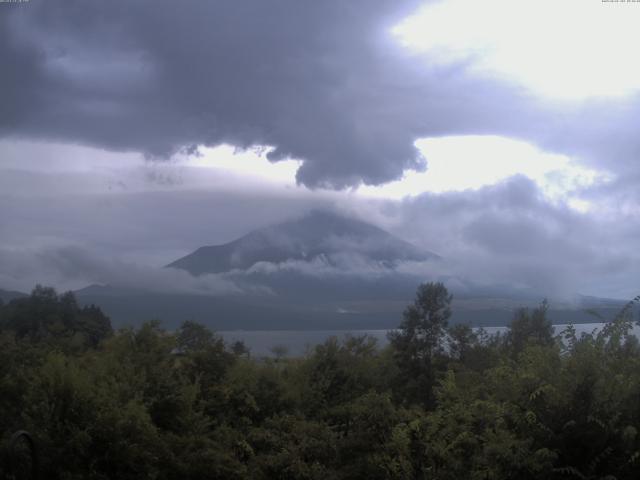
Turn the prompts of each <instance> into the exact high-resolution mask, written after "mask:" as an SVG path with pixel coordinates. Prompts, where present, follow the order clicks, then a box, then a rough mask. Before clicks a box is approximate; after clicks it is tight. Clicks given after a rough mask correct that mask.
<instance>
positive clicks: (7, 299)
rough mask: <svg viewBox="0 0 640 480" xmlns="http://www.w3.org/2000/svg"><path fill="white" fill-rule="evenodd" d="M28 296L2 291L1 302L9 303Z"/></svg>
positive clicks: (0, 293)
mask: <svg viewBox="0 0 640 480" xmlns="http://www.w3.org/2000/svg"><path fill="white" fill-rule="evenodd" d="M26 296H27V294H26V293H22V292H15V291H11V290H2V289H0V300H1V301H3V302H5V303H8V302H10V301H11V300H13V299H16V298H23V297H26Z"/></svg>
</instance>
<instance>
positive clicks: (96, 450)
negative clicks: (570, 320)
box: [0, 283, 640, 480]
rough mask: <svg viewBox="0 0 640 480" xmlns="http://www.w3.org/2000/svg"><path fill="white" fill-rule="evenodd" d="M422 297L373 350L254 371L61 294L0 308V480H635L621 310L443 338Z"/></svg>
mask: <svg viewBox="0 0 640 480" xmlns="http://www.w3.org/2000/svg"><path fill="white" fill-rule="evenodd" d="M451 300H452V297H451V295H450V294H449V292H448V291H447V289H446V287H445V286H444V285H443V284H441V283H427V284H423V285H421V286H420V287H419V288H418V290H417V292H416V296H415V301H414V303H413V304H411V305H409V306H408V307H407V308H406V310H405V311H404V314H403V316H402V318H401V319H400V315H399V319H400V321H399V325H398V329H397V330H393V331H391V332H389V344H388V345H387V346H385V347H384V348H382V347H380V346H378V345H376V341H375V339H373V338H371V337H368V336H366V335H365V336H361V337H354V336H345V337H344V338H336V337H331V338H329V339H327V340H326V341H325V342H324V343H322V344H320V345H317V346H316V347H315V348H313V349H312V350H310V351H309V352H308V353H307V354H306V355H304V356H299V357H292V358H287V357H286V356H284V355H278V354H277V353H278V352H275V353H276V355H275V356H274V357H271V358H255V357H254V356H252V355H251V352H250V351H248V349H247V348H246V347H245V345H244V344H242V343H241V342H235V343H231V344H229V343H226V342H225V341H224V340H223V339H222V338H221V337H220V336H218V335H216V334H215V333H214V332H212V331H210V330H209V329H207V328H206V327H205V326H203V325H201V324H199V323H196V322H190V321H187V322H184V323H183V324H182V326H181V327H180V328H179V329H177V330H176V331H168V330H164V329H163V328H162V325H161V324H160V323H159V322H155V321H151V322H146V323H144V324H142V325H141V326H140V327H138V328H124V329H120V330H117V331H114V330H113V328H112V326H111V322H110V320H109V318H108V317H107V316H106V315H105V314H104V313H103V312H102V311H101V310H100V309H99V308H98V307H95V306H80V305H79V304H78V302H77V301H76V299H75V297H74V295H73V294H72V293H65V294H58V293H57V292H56V291H55V290H53V289H51V288H46V287H40V286H38V287H36V288H35V289H34V290H33V292H32V293H31V295H30V296H28V297H24V298H16V299H13V300H11V301H9V302H7V303H5V304H2V303H1V302H0V435H1V437H0V438H1V440H0V478H1V479H5V480H6V479H14V478H31V477H28V475H29V474H30V472H29V470H30V469H32V464H31V461H30V457H29V455H28V453H27V452H26V451H25V450H24V449H20V448H18V449H16V448H10V439H11V436H12V434H13V433H14V432H16V431H20V430H26V431H27V432H29V433H30V434H31V435H32V436H33V438H34V439H35V442H36V446H37V452H38V455H37V456H38V459H39V468H38V472H37V473H38V474H39V478H41V479H47V480H49V479H51V480H56V479H60V480H62V479H65V480H66V479H68V480H75V479H77V480H80V479H90V480H91V479H95V480H98V479H100V480H102V479H119V480H128V479H131V480H133V479H187V480H188V479H194V480H195V479H224V480H234V479H258V480H259V479H265V480H266V479H282V480H285V479H286V480H298V479H299V480H303V479H304V480H306V479H309V480H312V479H318V480H320V479H322V480H330V479H373V480H375V479H442V480H459V479H477V480H480V479H496V480H501V479H504V480H507V479H518V480H527V479H539V480H543V479H544V480H546V479H571V478H575V479H617V480H624V479H629V480H630V479H637V478H640V435H639V430H640V343H639V342H638V339H637V338H636V337H635V336H634V335H632V334H631V329H632V327H633V325H634V318H633V317H634V309H633V303H634V302H637V301H638V300H639V299H638V298H636V299H634V301H632V302H630V303H629V304H628V305H627V307H625V308H623V309H622V310H621V311H620V312H619V314H618V315H617V316H616V317H615V318H614V319H612V320H611V321H610V322H608V323H606V324H605V326H604V327H603V328H602V329H601V331H599V332H598V333H594V334H591V335H588V334H582V335H580V336H578V335H577V334H576V332H575V329H573V328H572V327H571V326H569V327H567V328H566V329H565V330H563V331H561V332H559V333H558V334H557V335H556V334H554V330H553V327H552V325H551V322H550V321H549V319H548V316H547V309H548V305H547V304H546V302H543V303H541V304H540V306H539V307H537V308H534V309H524V308H523V309H519V310H517V311H516V312H515V314H514V317H513V320H512V322H511V325H510V327H509V329H508V330H507V331H506V333H504V334H496V335H489V334H487V333H486V332H484V331H482V330H480V331H476V330H473V329H472V328H471V327H469V326H467V325H461V324H457V325H450V324H449V319H450V316H451V308H450V305H451Z"/></svg>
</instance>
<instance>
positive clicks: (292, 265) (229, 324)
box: [76, 211, 621, 330]
mask: <svg viewBox="0 0 640 480" xmlns="http://www.w3.org/2000/svg"><path fill="white" fill-rule="evenodd" d="M441 264H442V259H441V258H440V257H439V256H438V255H436V254H435V253H432V252H430V251H428V250H424V249H421V248H418V247H417V246H415V245H412V244H410V243H408V242H406V241H404V240H402V239H399V238H397V237H395V236H393V235H391V234H390V233H388V232H386V231H384V230H382V229H380V228H378V227H376V226H373V225H371V224H368V223H365V222H362V221H360V220H356V219H352V218H348V217H345V216H342V215H338V214H335V213H329V212H322V211H314V212H311V213H310V214H308V215H307V216H304V217H301V218H297V219H292V220H289V221H286V222H283V223H280V224H278V225H273V226H269V227H266V228H261V229H258V230H254V231H252V232H250V233H248V234H246V235H244V236H242V237H240V238H238V239H237V240H234V241H232V242H229V243H225V244H222V245H213V246H205V247H201V248H198V249H197V250H195V251H194V252H193V253H190V254H188V255H186V256H184V257H182V258H180V259H177V260H175V261H174V262H172V263H170V264H169V265H167V266H166V268H168V269H177V270H184V271H186V272H188V273H189V274H191V275H193V276H195V277H197V278H199V279H201V280H202V281H203V282H206V281H207V280H208V279H209V277H208V275H209V276H211V279H214V280H215V279H217V278H218V277H219V278H222V279H224V280H225V281H229V282H233V284H235V285H237V286H238V290H239V291H240V293H238V292H235V293H229V294H225V295H207V294H204V293H202V292H193V293H177V292H173V293H167V291H164V292H162V293H161V292H157V291H156V292H154V291H149V290H145V289H144V288H142V286H141V287H140V288H136V289H132V288H130V287H128V288H125V287H122V286H118V285H110V286H100V285H93V286H90V287H87V288H85V289H82V290H79V291H77V292H76V293H77V296H78V299H79V301H80V302H81V303H84V304H90V303H95V304H97V305H99V306H100V307H101V308H102V309H103V310H104V311H105V312H106V313H107V314H108V315H110V316H111V318H112V320H113V321H114V323H115V324H116V325H122V324H135V323H138V322H140V321H143V320H147V319H151V318H158V319H161V320H162V321H163V322H164V324H165V325H166V326H167V327H168V328H173V327H176V326H178V325H179V323H181V322H182V321H184V320H188V319H191V320H197V321H200V322H203V323H206V324H208V325H209V326H210V327H212V328H214V329H218V330H235V329H246V330H273V329H291V330H305V329H307V330H312V329H315V330H323V329H352V330H358V329H360V330H361V329H365V330H366V329H388V328H393V327H395V326H397V325H398V323H399V322H400V320H401V317H402V311H403V310H404V308H405V307H406V306H407V305H408V304H409V303H410V302H411V301H412V300H413V296H414V293H415V290H416V287H417V285H418V284H419V283H420V282H422V281H424V280H425V278H438V279H440V280H444V281H447V280H452V281H451V282H449V283H451V284H452V285H453V284H455V285H456V286H455V287H452V291H453V293H454V303H453V317H452V321H453V322H469V323H472V324H474V325H484V326H497V325H505V324H507V323H508V322H509V321H510V319H511V317H512V315H513V311H514V309H516V308H517V307H519V306H529V307H531V306H535V305H537V304H538V303H539V302H540V300H541V299H542V296H541V295H537V294H536V292H531V291H523V290H518V289H515V288H513V287H510V286H499V285H496V286H491V287H487V286H484V287H480V286H477V285H474V284H473V283H471V282H468V281H465V280H464V279H460V278H452V277H446V276H443V275H436V274H435V273H436V272H437V271H438V270H440V268H439V267H440V265H441ZM551 305H552V310H550V312H549V316H550V318H551V319H552V321H554V322H555V323H567V322H573V323H584V322H593V321H598V320H597V319H596V318H594V317H592V316H590V315H588V314H587V313H585V309H587V308H590V307H595V308H597V309H598V311H599V312H600V313H601V314H602V315H603V316H604V317H610V316H611V315H612V314H613V312H615V311H616V310H617V309H618V308H619V306H621V303H620V302H617V303H616V301H602V299H592V298H586V297H585V298H581V299H580V300H579V301H575V302H568V303H567V302H564V303H560V302H553V301H552V304H551Z"/></svg>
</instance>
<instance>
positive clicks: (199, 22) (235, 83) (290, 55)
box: [0, 0, 548, 187]
mask: <svg viewBox="0 0 640 480" xmlns="http://www.w3.org/2000/svg"><path fill="white" fill-rule="evenodd" d="M420 3H421V2H418V1H417V0H404V1H402V2H399V1H391V0H373V1H372V0H353V1H349V2H345V1H342V0H326V1H311V0H306V1H294V0H290V1H284V0H278V1H269V2H267V1H263V0H228V1H211V2H204V1H195V0H187V1H180V2H177V1H173V0H172V1H167V0H162V1H157V0H154V1H151V0H142V1H136V2H124V1H112V2H90V1H89V2H87V1H78V0H65V1H59V0H50V1H46V2H45V1H42V0H32V1H31V2H29V3H28V4H21V5H14V6H10V5H3V6H2V9H1V10H0V40H1V41H0V64H2V65H9V66H10V68H8V69H5V70H4V72H5V73H3V75H2V76H1V77H2V78H0V82H1V84H0V87H1V89H0V103H1V104H2V105H3V113H2V118H0V134H2V135H5V136H10V135H16V136H27V137H38V138H52V139H58V140H62V141H67V142H81V143H87V144H93V145H97V146H100V147H104V148H107V149H114V150H136V151H141V152H144V153H145V154H146V155H148V156H150V157H154V158H156V157H166V156H169V155H171V154H173V153H175V152H176V151H178V150H187V151H194V148H195V147H194V146H196V145H201V144H202V145H216V144H220V143H223V142H226V143H230V144H233V145H236V146H240V147H247V146H250V145H254V144H263V145H272V146H274V147H275V150H274V151H272V152H271V153H270V154H269V158H270V159H271V160H273V161H277V160H280V159H284V158H288V157H293V158H298V159H303V160H304V164H303V165H302V167H301V168H300V170H299V172H298V181H300V182H302V183H304V184H306V185H308V186H320V185H325V186H332V187H343V186H347V185H355V184H358V183H360V182H365V183H368V184H378V183H383V182H385V181H389V180H392V179H395V178H398V177H399V176H400V175H401V174H402V171H403V170H404V169H407V168H418V169H419V168H422V167H423V166H424V161H423V159H422V158H421V157H420V155H419V153H418V152H417V150H416V149H415V147H414V145H413V142H414V140H415V139H417V138H419V137H425V136H434V135H441V134H447V133H457V134H463V133H503V134H512V135H515V136H523V135H527V134H528V132H529V131H530V130H531V129H532V128H536V127H535V126H536V125H538V126H539V125H542V126H544V125H547V124H548V118H543V117H542V116H541V113H540V112H539V111H537V109H533V108H532V107H531V104H530V101H526V100H524V99H523V98H521V97H519V96H518V94H517V92H516V91H515V90H512V89H510V88H508V86H507V85H505V84H495V83H494V82H493V81H489V80H478V79H475V80H474V79H471V78H470V77H468V76H467V75H466V74H465V68H464V66H459V65H455V66H449V67H438V68H436V67H431V66H429V65H427V64H426V62H425V60H424V59H422V58H416V57H412V56H411V55H409V54H408V53H407V52H405V51H404V50H403V49H402V48H401V47H400V46H399V45H396V44H395V43H394V42H393V41H392V40H391V39H390V37H389V29H390V28H391V27H392V26H393V25H394V24H396V23H397V22H398V21H399V20H401V19H402V18H404V17H406V16H407V15H408V14H410V13H411V12H413V11H414V10H415V9H416V8H417V6H418V5H419V4H420Z"/></svg>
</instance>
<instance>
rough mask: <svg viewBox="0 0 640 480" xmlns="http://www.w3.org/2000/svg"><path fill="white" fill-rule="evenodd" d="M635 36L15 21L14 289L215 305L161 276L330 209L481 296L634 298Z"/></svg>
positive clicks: (637, 13) (238, 12) (469, 20)
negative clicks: (126, 286)
mask: <svg viewBox="0 0 640 480" xmlns="http://www.w3.org/2000/svg"><path fill="white" fill-rule="evenodd" d="M639 22H640V3H638V2H605V1H602V0H562V1H558V0H555V1H551V0H536V1H532V0H515V1H514V0H510V1H508V0H484V1H482V2H478V1H474V0H466V1H465V0H440V1H426V2H425V1H417V0H366V1H365V0H350V1H349V2H344V1H342V0H324V1H322V2H318V1H312V0H271V1H264V0H220V1H215V2H214V1H211V2H203V1H200V0H181V1H180V2H176V1H171V2H170V1H166V0H153V1H152V0H137V1H135V2H131V1H122V0H114V1H112V2H92V1H80V0H47V1H44V0H29V1H27V2H20V3H0V64H2V65H3V66H4V68H3V69H2V73H1V74H0V288H4V289H20V290H29V289H30V288H31V287H32V286H33V285H34V284H35V283H38V282H39V283H47V284H52V285H54V286H56V287H57V288H60V289H67V288H79V287H82V286H84V285H87V284H90V283H109V282H115V281H118V282H123V281H134V280H135V281H139V282H144V281H145V279H147V278H150V277H153V278H155V279H158V278H160V279H161V280H160V283H162V285H163V287H162V288H166V289H168V288H170V287H171V285H175V284H178V283H179V284H182V285H185V284H186V285H193V286H194V287H193V288H196V289H199V288H201V282H202V281H203V280H202V279H193V278H183V277H180V278H175V277H173V276H171V275H174V274H173V273H167V271H166V270H161V269H160V267H162V266H163V265H166V264H168V263H170V262H171V261H173V260H175V259H176V258H178V257H180V256H182V255H185V254H187V253H189V252H191V251H192V250H194V249H195V248H197V247H199V246H202V245H212V244H218V243H223V242H227V241H230V240H233V239H235V238H237V237H238V236H240V235H243V234H245V233H247V232H248V231H250V230H252V229H254V228H258V227H262V226H266V225H269V224H272V223H274V222H279V221H283V220H286V219H288V218H291V217H295V216H298V215H302V214H304V212H306V211H309V210H310V209H314V208H329V209H334V210H339V211H342V212H344V213H346V214H348V215H353V216H356V217H358V218H361V219H363V220H366V221H369V222H372V223H374V224H376V225H378V226H380V227H382V228H385V229H386V230H388V231H390V232H391V233H394V234H396V235H398V236H399V237H401V238H403V239H405V240H408V241H411V242H413V243H415V244H416V245H419V246H422V247H424V248H427V249H429V250H431V251H434V252H436V253H438V254H439V255H441V256H442V257H443V258H445V259H447V260H448V261H449V262H450V266H451V269H452V271H454V272H455V273H456V274H458V275H462V276H466V277H468V278H473V279H474V280H475V281H478V282H483V283H491V282H499V283H511V284H514V285H522V286H526V287H529V288H534V289H538V290H540V291H541V292H543V293H545V294H547V293H551V294H552V293H559V292H562V293H563V294H573V293H582V294H591V295H599V296H609V297H615V298H630V297H633V296H635V295H636V294H638V293H640V285H639V284H638V280H637V279H638V275H637V274H638V272H640V268H639V267H640V253H639V252H638V251H637V248H636V240H637V238H639V236H640V222H639V221H638V220H639V217H638V215H639V213H640V208H639V205H640V203H639V195H640V193H639V192H640V191H639V190H638V188H637V185H638V181H639V180H640V162H639V161H638V155H639V153H640V136H639V135H637V131H636V129H637V127H636V126H637V125H638V124H639V121H640V62H638V60H637V55H636V49H637V45H638V43H639V42H640V30H638V29H637V28H635V27H636V25H638V23H639ZM209 280H210V282H211V285H213V286H212V287H211V288H212V289H213V290H212V291H220V292H228V291H230V290H233V289H234V286H233V285H229V284H227V283H225V282H224V281H223V280H220V279H209ZM209 280H207V281H209ZM207 285H209V284H207Z"/></svg>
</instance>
